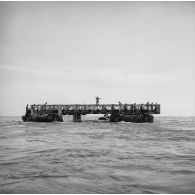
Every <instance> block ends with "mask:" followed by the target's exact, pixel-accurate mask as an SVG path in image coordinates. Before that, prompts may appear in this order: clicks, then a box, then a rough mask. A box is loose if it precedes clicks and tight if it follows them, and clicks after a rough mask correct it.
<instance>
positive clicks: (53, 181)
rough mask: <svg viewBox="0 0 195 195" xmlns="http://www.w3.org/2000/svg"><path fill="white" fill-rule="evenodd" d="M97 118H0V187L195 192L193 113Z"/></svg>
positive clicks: (19, 190)
mask: <svg viewBox="0 0 195 195" xmlns="http://www.w3.org/2000/svg"><path fill="white" fill-rule="evenodd" d="M96 118H97V117H96ZM96 118H94V117H92V116H86V117H83V122H81V123H73V122H72V120H71V117H66V118H65V122H63V123H60V122H54V123H33V122H26V123H24V122H22V120H21V118H20V117H0V193H20V194H22V193H77V194H78V193H90V194H91V193H128V194H130V193H134V194H135V193H136V194H139V193H145V194H147V193H195V117H155V121H154V123H143V124H135V123H124V122H120V123H110V122H106V121H98V120H96Z"/></svg>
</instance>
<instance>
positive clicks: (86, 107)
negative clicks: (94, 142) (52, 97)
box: [30, 104, 160, 115]
mask: <svg viewBox="0 0 195 195" xmlns="http://www.w3.org/2000/svg"><path fill="white" fill-rule="evenodd" d="M30 109H31V110H32V111H33V112H38V111H41V110H43V111H45V112H47V111H48V112H49V111H57V112H58V113H61V114H63V115H66V114H69V115H74V114H76V113H77V114H82V115H85V114H111V113H112V112H113V111H115V110H118V111H120V112H123V113H127V114H128V113H129V114H131V113H135V112H140V111H145V112H146V111H147V112H148V113H149V114H160V104H100V105H96V104H68V105H59V104H55V105H47V104H46V105H40V104H38V105H35V104H34V105H31V106H30Z"/></svg>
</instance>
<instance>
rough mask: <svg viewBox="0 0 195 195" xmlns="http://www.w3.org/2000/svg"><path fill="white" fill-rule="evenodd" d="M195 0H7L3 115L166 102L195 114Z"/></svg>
mask: <svg viewBox="0 0 195 195" xmlns="http://www.w3.org/2000/svg"><path fill="white" fill-rule="evenodd" d="M194 73H195V2H0V115H22V114H24V112H25V106H26V104H27V103H28V104H34V103H35V104H38V103H44V102H45V101H47V102H48V104H70V103H74V104H76V103H77V104H79V103H81V104H82V103H85V104H87V103H95V96H97V95H98V96H100V97H102V99H101V101H100V103H117V102H118V101H121V102H122V103H135V102H136V103H145V102H147V101H149V102H154V103H156V102H157V103H160V104H161V106H162V115H166V116H174V115H175V116H190V115H191V116H192V115H194V116H195V77H194Z"/></svg>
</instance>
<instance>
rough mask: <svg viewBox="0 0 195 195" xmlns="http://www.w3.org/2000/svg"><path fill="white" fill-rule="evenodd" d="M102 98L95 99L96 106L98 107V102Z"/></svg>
mask: <svg viewBox="0 0 195 195" xmlns="http://www.w3.org/2000/svg"><path fill="white" fill-rule="evenodd" d="M100 99H102V98H99V97H98V96H97V97H96V105H99V100H100Z"/></svg>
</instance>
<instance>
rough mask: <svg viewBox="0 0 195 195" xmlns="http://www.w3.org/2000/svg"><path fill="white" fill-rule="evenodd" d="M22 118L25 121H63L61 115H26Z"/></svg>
mask: <svg viewBox="0 0 195 195" xmlns="http://www.w3.org/2000/svg"><path fill="white" fill-rule="evenodd" d="M22 120H23V121H24V122H28V121H29V122H54V121H59V122H63V118H62V116H59V115H49V114H46V115H28V116H26V115H24V116H22Z"/></svg>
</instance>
